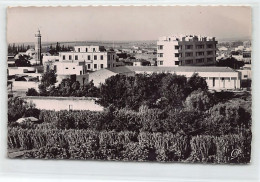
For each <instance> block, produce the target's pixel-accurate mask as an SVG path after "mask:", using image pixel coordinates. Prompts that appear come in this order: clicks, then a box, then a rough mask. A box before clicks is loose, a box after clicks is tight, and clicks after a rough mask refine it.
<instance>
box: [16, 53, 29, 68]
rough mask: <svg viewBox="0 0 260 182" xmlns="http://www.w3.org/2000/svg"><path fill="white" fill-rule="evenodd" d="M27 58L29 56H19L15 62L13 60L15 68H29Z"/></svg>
mask: <svg viewBox="0 0 260 182" xmlns="http://www.w3.org/2000/svg"><path fill="white" fill-rule="evenodd" d="M29 58H30V56H28V55H19V58H18V59H17V60H15V66H17V67H27V66H31V64H30V61H29Z"/></svg>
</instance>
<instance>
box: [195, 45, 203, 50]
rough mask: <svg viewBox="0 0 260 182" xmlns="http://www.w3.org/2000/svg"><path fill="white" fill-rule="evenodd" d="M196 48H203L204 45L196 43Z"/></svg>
mask: <svg viewBox="0 0 260 182" xmlns="http://www.w3.org/2000/svg"><path fill="white" fill-rule="evenodd" d="M196 48H197V49H204V45H197V46H196Z"/></svg>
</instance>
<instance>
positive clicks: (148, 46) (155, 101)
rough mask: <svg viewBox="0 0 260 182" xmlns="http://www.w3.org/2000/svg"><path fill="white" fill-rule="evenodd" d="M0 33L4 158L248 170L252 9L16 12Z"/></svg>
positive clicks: (19, 8)
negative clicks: (2, 37)
mask: <svg viewBox="0 0 260 182" xmlns="http://www.w3.org/2000/svg"><path fill="white" fill-rule="evenodd" d="M6 27H7V30H6V33H7V34H6V37H7V49H8V50H7V51H8V53H7V60H6V61H7V64H8V68H7V83H6V84H7V93H8V111H7V112H8V123H7V136H6V137H7V156H8V159H9V160H17V159H22V160H29V159H30V160H31V159H33V160H38V161H39V160H82V161H83V162H84V160H85V161H120V162H122V163H127V162H135V163H147V162H153V163H190V165H194V164H193V163H201V164H218V165H220V164H225V165H227V164H239V165H250V163H251V162H252V161H251V141H252V127H254V126H252V95H251V91H252V89H251V88H252V87H251V81H252V79H253V78H252V72H251V64H252V62H254V60H252V59H251V54H252V44H251V42H252V12H251V7H250V6H188V5H187V6H95V7H94V6H85V7H80V6H76V7H69V6H64V7H60V6H59V7H58V6H57V7H51V6H49V7H40V6H39V7H36V6H28V7H22V6H17V7H8V9H7V24H6ZM173 165H174V164H173Z"/></svg>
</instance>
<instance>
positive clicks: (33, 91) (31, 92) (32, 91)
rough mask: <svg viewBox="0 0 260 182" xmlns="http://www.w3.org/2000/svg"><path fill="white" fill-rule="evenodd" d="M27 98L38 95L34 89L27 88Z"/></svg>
mask: <svg viewBox="0 0 260 182" xmlns="http://www.w3.org/2000/svg"><path fill="white" fill-rule="evenodd" d="M26 95H27V96H37V95H39V93H38V92H37V91H36V90H35V89H34V88H29V89H28V91H27V92H26Z"/></svg>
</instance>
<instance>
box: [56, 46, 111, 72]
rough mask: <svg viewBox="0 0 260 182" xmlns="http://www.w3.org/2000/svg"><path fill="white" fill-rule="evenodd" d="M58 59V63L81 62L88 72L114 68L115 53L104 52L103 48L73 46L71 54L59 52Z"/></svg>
mask: <svg viewBox="0 0 260 182" xmlns="http://www.w3.org/2000/svg"><path fill="white" fill-rule="evenodd" d="M59 57H60V59H59V62H63V61H75V62H79V61H80V62H82V61H83V62H85V64H86V69H87V70H89V71H97V70H100V69H103V68H111V67H114V64H115V61H116V53H115V52H114V51H106V49H105V48H104V47H103V46H75V47H74V51H73V52H60V53H59Z"/></svg>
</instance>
